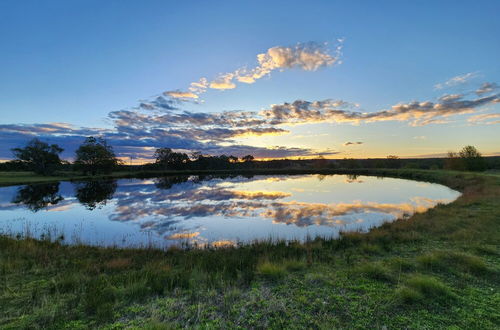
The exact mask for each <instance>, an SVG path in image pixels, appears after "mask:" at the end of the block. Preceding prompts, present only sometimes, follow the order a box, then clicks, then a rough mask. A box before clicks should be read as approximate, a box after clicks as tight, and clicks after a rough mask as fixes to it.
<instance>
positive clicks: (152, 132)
mask: <svg viewBox="0 0 500 330" xmlns="http://www.w3.org/2000/svg"><path fill="white" fill-rule="evenodd" d="M482 87H485V86H484V84H483V85H482ZM486 87H488V86H486ZM476 94H477V93H476ZM476 94H474V93H473V92H468V93H463V94H447V95H444V96H441V97H440V98H439V99H437V100H435V101H412V102H408V103H399V104H396V105H394V106H392V107H390V108H389V109H383V110H379V111H374V112H362V111H359V110H358V109H359V107H358V106H357V105H355V104H353V103H349V102H346V101H342V100H323V101H312V102H310V101H304V100H297V101H294V102H292V103H283V104H275V105H272V106H270V108H269V109H265V110H261V111H223V112H210V113H203V112H190V111H182V110H181V109H179V108H177V107H176V105H177V104H176V103H175V101H172V100H168V99H166V98H165V97H163V96H160V97H158V98H156V99H154V100H152V101H150V102H143V103H142V104H141V106H140V107H138V108H136V109H133V110H120V111H113V112H111V113H110V114H109V119H111V122H112V123H113V127H111V128H107V129H101V128H85V127H77V126H73V125H70V124H65V123H50V124H33V125H23V124H18V125H0V137H1V139H0V150H2V151H3V152H2V153H0V157H2V158H3V157H9V156H10V153H9V152H8V150H9V149H10V148H12V147H16V146H18V145H21V144H24V143H25V142H26V141H27V140H28V139H30V138H33V137H39V138H44V139H47V140H49V141H50V142H51V143H58V144H60V145H61V146H62V147H63V148H65V149H66V150H67V152H68V153H67V155H71V152H72V151H74V150H75V149H76V148H77V146H78V145H79V144H80V143H81V142H82V140H83V139H84V138H85V137H86V136H89V135H99V136H103V137H105V138H106V139H108V141H109V143H110V144H112V145H113V146H115V149H116V151H117V153H118V155H119V156H121V157H127V156H128V157H133V158H138V159H146V158H148V157H151V155H152V154H153V152H154V149H155V148H158V147H164V146H168V147H170V148H173V149H178V150H185V151H201V152H203V153H206V154H234V155H236V156H242V155H245V154H253V155H254V156H256V157H258V158H282V157H294V156H295V157H298V156H301V157H306V156H314V155H317V154H323V155H333V154H336V153H337V151H335V150H329V149H325V150H315V149H310V148H289V147H283V146H275V147H267V148H264V147H255V146H249V145H242V144H239V143H238V142H237V141H236V138H241V137H248V136H265V135H282V134H288V133H289V132H290V131H289V129H288V126H291V125H292V126H293V125H305V124H314V123H347V124H361V123H374V122H380V121H400V122H406V123H408V124H409V125H412V126H422V125H429V124H440V123H445V122H447V121H449V118H450V117H451V116H454V115H460V114H470V113H475V112H477V111H481V109H482V107H484V106H487V105H492V104H495V103H499V102H500V94H498V93H494V89H491V91H490V92H484V93H481V95H480V96H477V97H471V95H476ZM158 107H162V108H163V109H168V111H159V110H158V109H157V108H158ZM173 110H175V111H173ZM498 116H499V115H498V114H479V115H476V116H472V117H470V118H469V122H470V123H474V124H496V123H498V120H496V119H497V118H498ZM359 144H361V142H360V141H358V142H351V141H348V142H346V143H345V144H344V146H352V145H359ZM71 156H72V155H71Z"/></svg>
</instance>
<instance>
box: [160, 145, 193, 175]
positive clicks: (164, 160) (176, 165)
mask: <svg viewBox="0 0 500 330" xmlns="http://www.w3.org/2000/svg"><path fill="white" fill-rule="evenodd" d="M154 157H155V158H156V164H157V165H158V166H160V167H164V168H167V169H174V170H180V169H183V168H186V166H187V164H188V163H189V161H190V159H189V156H188V155H187V154H185V153H181V152H174V151H172V149H170V148H159V149H156V151H155V154H154Z"/></svg>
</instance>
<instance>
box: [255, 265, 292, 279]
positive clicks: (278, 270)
mask: <svg viewBox="0 0 500 330" xmlns="http://www.w3.org/2000/svg"><path fill="white" fill-rule="evenodd" d="M257 273H258V274H259V275H262V276H263V277H265V278H268V279H271V280H278V279H280V278H282V277H284V276H285V275H286V269H285V267H284V266H283V265H278V264H276V263H271V262H269V261H265V262H262V263H260V264H258V265H257Z"/></svg>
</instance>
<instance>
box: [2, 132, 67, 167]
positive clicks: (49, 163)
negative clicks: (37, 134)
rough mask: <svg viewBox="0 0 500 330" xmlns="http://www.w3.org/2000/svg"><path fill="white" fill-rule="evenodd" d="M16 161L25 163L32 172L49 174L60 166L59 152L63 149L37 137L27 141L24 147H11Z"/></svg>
mask: <svg viewBox="0 0 500 330" xmlns="http://www.w3.org/2000/svg"><path fill="white" fill-rule="evenodd" d="M11 150H12V153H13V154H14V156H15V157H16V158H17V160H18V161H20V162H22V163H25V164H26V165H27V167H28V168H29V169H30V170H32V171H33V172H35V173H37V174H41V175H50V174H52V173H54V171H55V170H56V169H57V168H58V167H60V166H61V159H60V158H59V154H60V153H61V152H63V150H64V149H62V148H61V147H59V146H58V145H57V144H51V145H49V144H48V143H45V142H42V141H40V140H38V139H37V138H34V139H33V140H31V141H29V142H28V144H27V145H26V147H24V148H14V149H11Z"/></svg>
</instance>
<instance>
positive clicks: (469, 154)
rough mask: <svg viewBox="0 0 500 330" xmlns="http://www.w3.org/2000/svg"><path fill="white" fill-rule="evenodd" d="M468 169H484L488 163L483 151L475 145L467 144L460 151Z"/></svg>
mask: <svg viewBox="0 0 500 330" xmlns="http://www.w3.org/2000/svg"><path fill="white" fill-rule="evenodd" d="M459 155H460V158H461V159H462V161H463V164H464V168H465V169H466V170H467V171H484V169H485V167H486V164H485V162H484V159H483V157H482V156H481V153H480V152H479V151H478V150H477V149H476V147H473V146H465V147H463V148H462V150H460V152H459Z"/></svg>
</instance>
